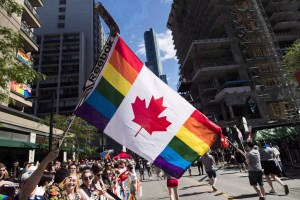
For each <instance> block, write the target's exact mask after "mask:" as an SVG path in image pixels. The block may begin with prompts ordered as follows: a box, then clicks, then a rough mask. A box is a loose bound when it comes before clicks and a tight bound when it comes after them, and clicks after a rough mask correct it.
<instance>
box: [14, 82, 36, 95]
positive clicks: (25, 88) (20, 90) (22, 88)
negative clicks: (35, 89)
mask: <svg viewBox="0 0 300 200" xmlns="http://www.w3.org/2000/svg"><path fill="white" fill-rule="evenodd" d="M10 91H12V92H15V93H17V94H19V95H22V96H24V97H25V98H27V97H31V95H32V94H31V87H30V85H26V84H21V83H17V82H16V81H13V82H11V83H10Z"/></svg>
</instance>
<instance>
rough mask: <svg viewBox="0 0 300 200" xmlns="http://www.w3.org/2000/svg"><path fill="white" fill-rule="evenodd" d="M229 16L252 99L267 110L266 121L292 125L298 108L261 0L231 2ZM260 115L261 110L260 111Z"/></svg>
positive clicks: (235, 0) (236, 0) (234, 0)
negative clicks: (231, 19)
mask: <svg viewBox="0 0 300 200" xmlns="http://www.w3.org/2000/svg"><path fill="white" fill-rule="evenodd" d="M231 16H232V18H233V21H234V28H235V31H236V36H237V37H238V38H239V41H240V47H241V49H242V54H243V58H244V61H245V63H246V64H247V65H248V74H249V79H250V80H251V87H252V91H253V95H252V97H253V98H254V99H255V101H256V102H257V103H258V104H265V105H266V107H267V108H268V111H269V115H267V116H266V118H269V120H270V121H271V120H274V121H278V120H285V121H289V122H294V120H295V117H296V116H298V115H297V106H296V103H295V101H294V98H293V94H292V92H291V89H290V88H289V85H288V84H287V81H286V77H285V76H286V75H285V73H284V63H283V60H282V54H281V51H280V48H279V46H278V43H277V40H276V37H275V35H274V33H273V30H272V27H271V25H270V24H269V21H268V18H267V16H266V13H265V10H264V8H263V6H262V4H261V1H260V0H233V1H232V6H231ZM261 112H263V110H261Z"/></svg>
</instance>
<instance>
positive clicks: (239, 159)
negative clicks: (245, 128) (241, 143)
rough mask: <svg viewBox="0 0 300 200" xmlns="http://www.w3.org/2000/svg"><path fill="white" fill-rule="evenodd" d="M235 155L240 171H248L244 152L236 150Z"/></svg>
mask: <svg viewBox="0 0 300 200" xmlns="http://www.w3.org/2000/svg"><path fill="white" fill-rule="evenodd" d="M234 157H235V160H236V162H237V164H238V167H239V169H240V172H246V165H245V157H244V156H243V154H242V153H241V152H240V151H239V150H236V151H235V152H234Z"/></svg>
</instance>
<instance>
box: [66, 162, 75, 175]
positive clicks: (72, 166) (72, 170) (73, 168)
mask: <svg viewBox="0 0 300 200" xmlns="http://www.w3.org/2000/svg"><path fill="white" fill-rule="evenodd" d="M68 169H69V172H70V174H77V172H76V169H77V168H76V165H75V164H73V163H72V164H70V165H69V167H68Z"/></svg>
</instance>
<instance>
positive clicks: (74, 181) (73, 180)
mask: <svg viewBox="0 0 300 200" xmlns="http://www.w3.org/2000/svg"><path fill="white" fill-rule="evenodd" d="M69 181H70V182H73V183H76V182H77V180H76V179H72V178H70V179H69Z"/></svg>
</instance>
